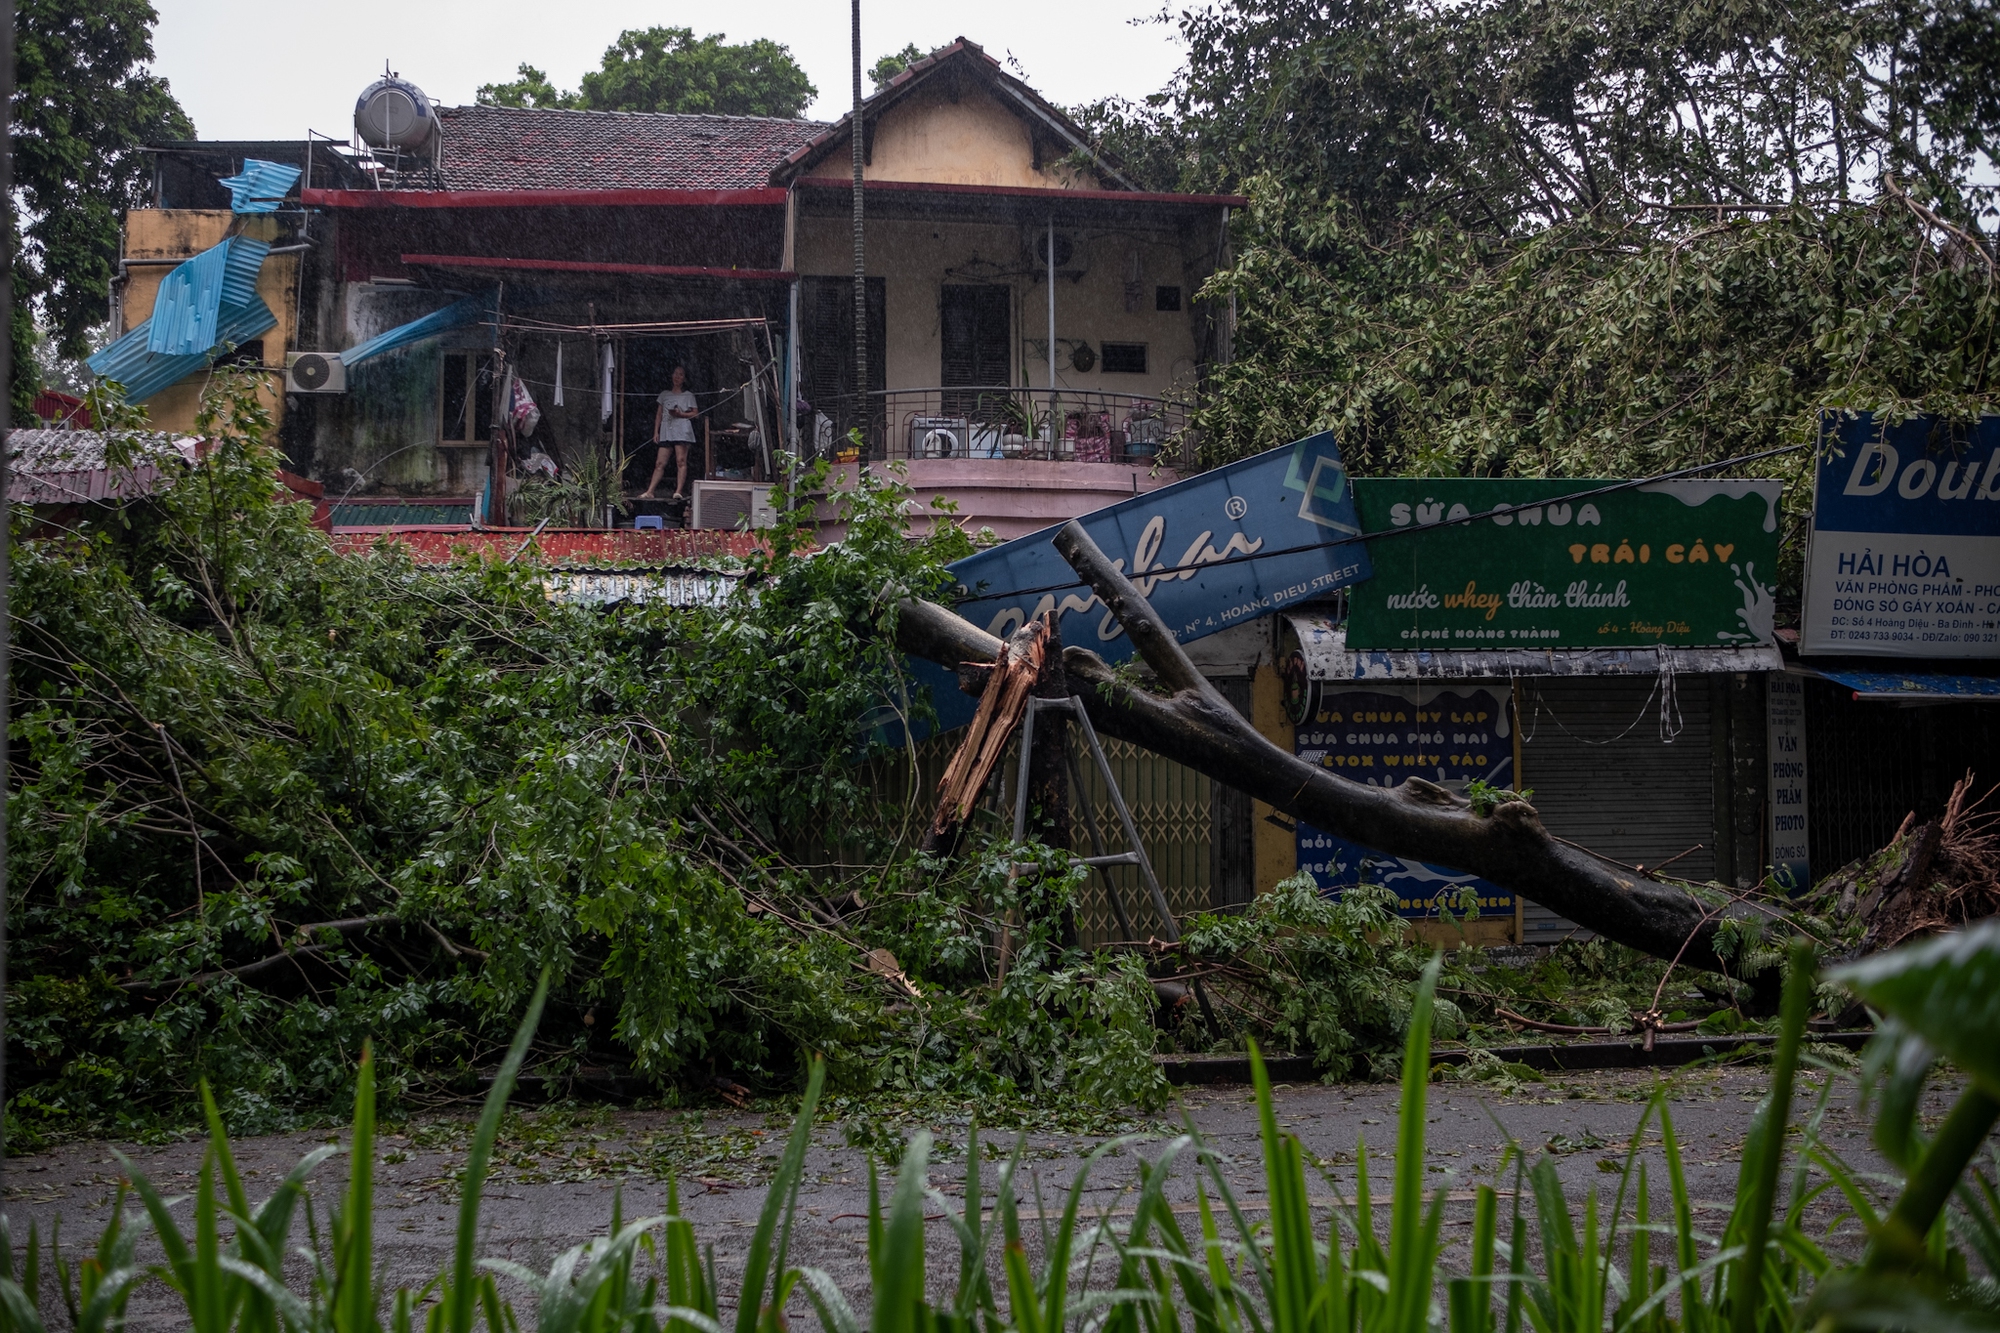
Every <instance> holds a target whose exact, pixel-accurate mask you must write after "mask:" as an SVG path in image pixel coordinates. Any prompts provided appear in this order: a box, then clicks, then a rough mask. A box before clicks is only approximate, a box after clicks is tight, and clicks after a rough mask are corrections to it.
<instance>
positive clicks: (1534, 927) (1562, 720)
mask: <svg viewBox="0 0 2000 1333" xmlns="http://www.w3.org/2000/svg"><path fill="white" fill-rule="evenodd" d="M1520 690H1521V693H1520V706H1521V713H1520V718H1521V776H1520V780H1521V781H1522V782H1523V783H1525V784H1526V785H1527V786H1528V787H1530V788H1532V789H1533V791H1534V793H1535V795H1534V804H1535V809H1537V810H1538V811H1540V812H1541V816H1542V824H1543V826H1544V827H1546V828H1547V829H1548V830H1549V832H1551V833H1553V834H1556V835H1557V836H1558V837H1562V838H1567V839H1568V840H1569V841H1571V842H1574V843H1577V844H1579V845H1581V846H1584V847H1588V848H1589V849H1590V850H1592V851H1594V852H1597V853H1599V854H1601V855H1604V856H1608V857H1610V858H1612V859H1613V860H1615V861H1622V862H1624V863H1625V864H1626V865H1646V866H1656V865H1659V864H1661V863H1662V862H1664V861H1666V860H1667V859H1669V858H1670V857H1674V856H1679V855H1680V853H1682V852H1686V851H1687V850H1688V848H1690V847H1693V846H1695V845H1696V844H1697V843H1700V844H1702V847H1701V850H1699V851H1696V852H1693V853H1691V854H1690V855H1687V856H1682V857H1681V858H1680V859H1679V860H1678V861H1675V862H1674V865H1673V873H1674V874H1676V875H1680V876H1684V877H1686V878H1688V879H1693V880H1706V879H1710V878H1713V877H1714V874H1715V850H1714V848H1715V779H1714V767H1713V765H1714V756H1713V754H1712V753H1711V750H1710V738H1711V726H1710V708H1709V694H1710V692H1709V682H1708V678H1707V677H1705V676H1683V677H1681V678H1680V680H1679V681H1678V682H1677V688H1676V690H1675V694H1676V696H1677V698H1678V700H1679V703H1680V715H1681V731H1680V733H1679V734H1678V735H1677V736H1675V738H1674V740H1673V742H1672V743H1671V744H1667V743H1663V742H1662V741H1661V739H1660V701H1659V698H1658V696H1657V695H1655V694H1654V692H1653V691H1654V682H1653V681H1652V680H1650V679H1644V678H1641V679H1633V678H1630V677H1603V676H1599V677H1588V678H1574V677H1572V678H1569V679H1538V680H1522V681H1521V682H1520ZM1593 742H1595V743H1593ZM1522 927H1523V930H1522V934H1523V936H1524V941H1523V942H1524V943H1528V944H1553V943H1555V942H1556V941H1558V940H1561V939H1565V938H1569V937H1571V936H1572V935H1574V936H1576V937H1578V938H1587V937H1588V932H1585V931H1582V930H1581V929H1580V928H1579V927H1577V926H1576V925H1575V924H1574V923H1573V922H1570V921H1568V920H1565V919H1564V918H1562V917H1560V916H1557V915H1556V914H1555V913H1554V912H1552V911H1550V910H1549V909H1548V908H1545V907H1541V906H1538V905H1536V904H1535V903H1532V902H1530V903H1527V904H1526V905H1525V906H1524V907H1523V909H1522Z"/></svg>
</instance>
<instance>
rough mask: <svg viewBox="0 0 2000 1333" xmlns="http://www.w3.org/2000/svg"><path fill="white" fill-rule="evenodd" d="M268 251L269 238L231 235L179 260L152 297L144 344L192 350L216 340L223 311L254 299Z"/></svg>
mask: <svg viewBox="0 0 2000 1333" xmlns="http://www.w3.org/2000/svg"><path fill="white" fill-rule="evenodd" d="M270 253H271V246H270V243H269V242H268V241H254V240H251V239H250V238H249V237H247V236H232V237H230V238H229V239H228V240H226V241H223V242H221V243H220V244H218V245H214V246H211V247H209V248H208V249H206V250H204V251H202V252H201V253H200V254H198V255H196V256H195V257H194V258H193V259H190V260H188V261H187V262H186V263H184V264H180V265H177V266H176V267H175V268H174V271H173V272H171V273H169V274H167V276H166V277H165V278H163V279H161V281H160V291H159V295H157V296H156V297H154V299H153V317H152V318H151V319H150V320H148V321H147V327H148V329H149V332H148V333H147V336H146V350H147V351H149V352H156V353H159V354H160V355H162V356H191V355H193V354H195V353H197V352H206V351H207V350H208V349H209V348H211V347H213V346H215V344H216V339H217V334H216V329H217V326H218V322H219V321H220V319H221V317H222V312H223V311H224V310H226V309H228V308H230V307H232V306H248V305H249V304H250V303H251V302H252V301H254V300H256V299H257V275H258V274H259V273H260V272H262V271H263V267H264V258H265V256H267V255H269V254H270Z"/></svg>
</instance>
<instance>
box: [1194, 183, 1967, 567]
mask: <svg viewBox="0 0 2000 1333" xmlns="http://www.w3.org/2000/svg"><path fill="white" fill-rule="evenodd" d="M1244 236H1245V240H1246V242H1247V243H1246V244H1245V246H1244V249H1243V251H1242V254H1241V258H1240V260H1239V262H1238V264H1237V266H1236V267H1235V268H1234V269H1232V270H1230V271H1228V272H1226V273H1224V274H1222V275H1220V276H1219V277H1217V278H1216V279H1215V280H1214V281H1213V286H1214V289H1215V290H1216V291H1218V292H1228V293H1233V294H1234V295H1235V297H1236V301H1237V309H1238V311H1239V312H1240V320H1241V323H1240V326H1239V335H1238V343H1237V347H1238V352H1237V358H1236V360H1235V361H1233V362H1232V363H1231V364H1230V365H1229V366H1228V367H1226V368H1223V369H1221V370H1220V371H1218V372H1217V373H1216V374H1215V375H1214V376H1213V377H1212V383H1211V388H1210V391H1209V394H1208V396H1207V397H1206V399H1205V400H1204V403H1203V406H1202V409H1201V413H1202V422H1203V429H1204V432H1205V434H1204V445H1203V447H1204V450H1205V453H1204V457H1205V458H1206V459H1207V460H1208V461H1210V462H1216V463H1220V462H1223V461H1227V460H1228V459H1230V458H1234V457H1237V456H1240V455H1241V454H1244V453H1248V452H1254V451H1256V450H1260V449H1265V448H1270V447H1272V446H1273V445H1275V444H1277V443H1279V442H1282V441H1285V440H1290V439H1293V438H1295V437H1297V436H1298V435H1300V434H1303V433H1305V432H1306V431H1308V430H1312V429H1321V428H1327V427H1331V428H1333V429H1335V430H1338V431H1340V432H1341V438H1342V444H1343V447H1344V448H1345V449H1346V450H1347V451H1348V454H1349V457H1350V458H1351V459H1352V461H1353V465H1354V466H1355V467H1356V469H1357V470H1359V471H1365V472H1369V473H1378V474H1417V475H1440V476H1503V475H1512V476H1644V475H1648V474H1652V473H1657V472H1664V471H1668V470H1671V469H1674V468H1679V467H1686V466H1690V465H1692V464H1695V463H1701V462H1713V461H1716V460H1719V459H1723V458H1728V457H1731V456H1734V455H1738V454H1745V453H1752V452H1758V451H1762V450H1765V449H1771V448H1775V447H1778V446H1781V445H1787V444H1798V443H1806V442H1811V441H1813V440H1815V439H1816V438H1817V433H1818V429H1819V422H1820V417H1821V413H1822V412H1823V411H1826V410H1832V409H1853V410H1873V411H1878V412H1887V413H1890V414H1893V415H1901V414H1904V413H1911V412H1937V413H1940V414H1943V415H1946V416H1949V417H1966V416H1971V415H1977V413H1978V412H1979V411H1980V410H1981V408H1982V406H1983V405H1985V404H1987V403H1988V402H1990V401H1991V399H1992V397H1993V395H1994V392H1995V374H1996V371H2000V366H1996V364H1995V362H1994V361H1993V359H1992V358H1991V356H1990V355H1989V351H1990V347H1991V344H1992V341H1993V334H1994V331H1995V325H1996V321H2000V289H1996V287H1995V286H1994V284H1993V282H1992V280H1991V278H1990V276H1989V272H1988V270H1987V268H1986V267H1985V266H1984V263H1983V262H1981V261H1978V260H1975V262H1974V263H1973V264H1971V265H1967V264H1965V263H1962V262H1960V260H1959V259H1958V258H1957V257H1956V256H1955V255H1954V254H1953V253H1952V251H1951V250H1950V248H1949V244H1948V243H1949V241H1950V239H1951V238H1950V236H1949V235H1948V234H1947V233H1945V232H1942V231H1941V230H1940V229H1939V228H1938V227H1937V226H1936V225H1934V224H1933V222H1931V221H1930V220H1929V219H1928V218H1927V217H1926V216H1925V215H1924V212H1923V211H1919V207H1918V206H1917V205H1916V204H1914V203H1913V202H1910V201H1906V200H1904V199H1901V198H1895V197H1891V198H1887V199H1884V200H1883V201H1882V202H1880V203H1879V204H1875V205H1870V206H1865V207H1864V206H1848V207H1841V208H1833V209H1827V210H1816V209H1812V208H1808V207H1804V206H1801V207H1798V208H1795V209H1793V210H1791V211H1789V212H1786V213H1784V214H1781V215H1779V216H1777V217H1773V218H1769V219H1765V220H1761V221H1749V220H1732V221H1724V222H1720V223H1714V222H1711V223H1708V224H1706V225H1702V226H1698V227H1695V226H1690V227H1689V228H1687V229H1686V230H1685V231H1683V232H1679V233H1667V234H1660V233H1656V232H1654V231H1652V230H1650V229H1648V228H1645V227H1641V226H1638V225H1636V224H1630V223H1615V222H1611V221H1600V220H1598V219H1595V218H1586V219H1582V220H1578V221H1575V222H1566V223H1563V224H1560V225H1557V226H1552V227H1550V228H1547V229H1546V230H1543V231H1541V232H1539V233H1537V234H1536V235H1534V236H1532V237H1529V238H1526V239H1523V240H1519V241H1510V242H1500V241H1495V240H1489V239H1483V238H1480V237H1478V236H1475V235H1472V234H1470V233H1466V232H1462V231H1458V230H1455V229H1452V228H1450V227H1447V226H1442V225H1440V226H1435V227H1428V226H1427V227H1424V228H1420V229H1416V230H1413V231H1412V232H1410V233H1409V234H1408V235H1406V236H1405V237H1403V238H1402V239H1401V240H1400V241H1399V242H1398V243H1396V244H1394V245H1390V246H1382V245H1378V244H1376V243H1374V242H1373V241H1371V240H1370V239H1369V237H1368V235H1367V232H1366V229H1365V227H1364V226H1363V225H1362V223H1361V222H1360V221H1359V220H1358V219H1357V218H1356V217H1355V215H1354V213H1353V211H1352V210H1351V209H1350V208H1349V207H1348V206H1346V205H1344V204H1340V203H1329V202H1322V201H1321V200H1319V199H1317V198H1315V197H1313V196H1311V195H1308V194H1305V193H1301V192H1298V191H1294V190H1290V189H1288V188H1286V187H1284V186H1282V185H1281V184H1279V183H1276V182H1270V183H1268V184H1267V185H1266V186H1263V187H1259V188H1258V202H1257V203H1256V205H1255V206H1254V207H1253V208H1252V209H1251V210H1250V216H1249V218H1248V220H1247V221H1246V223H1245V233H1244ZM1809 464H1810V455H1809V454H1808V453H1806V452H1801V453H1799V454H1797V455H1793V456H1791V457H1788V458H1777V459H1769V460H1765V461H1764V462H1762V463H1760V464H1758V465H1757V472H1758V475H1762V476H1777V477H1781V478H1785V479H1787V480H1791V481H1793V482H1795V483H1797V482H1800V481H1801V480H1802V479H1804V478H1805V477H1807V476H1808V475H1809V472H1808V468H1809ZM1811 489H1812V488H1811V486H1810V485H1802V484H1794V485H1792V486H1791V487H1789V488H1788V490H1787V501H1788V505H1789V506H1790V510H1791V513H1790V515H1789V521H1790V522H1792V523H1793V524H1796V523H1797V522H1798V517H1799V514H1800V513H1801V512H1802V506H1804V505H1806V504H1807V503H1809V501H1810V496H1811ZM1786 545H1787V547H1788V548H1790V549H1793V550H1796V549H1797V548H1798V547H1799V545H1800V543H1797V542H1789V541H1788V542H1787V543H1786Z"/></svg>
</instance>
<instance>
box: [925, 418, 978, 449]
mask: <svg viewBox="0 0 2000 1333" xmlns="http://www.w3.org/2000/svg"><path fill="white" fill-rule="evenodd" d="M971 444H972V423H971V422H969V421H967V420H966V419H965V418H964V417H911V418H910V457H912V458H964V457H965V456H966V454H967V452H968V451H969V449H970V448H971Z"/></svg>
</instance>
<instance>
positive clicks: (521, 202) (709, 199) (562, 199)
mask: <svg viewBox="0 0 2000 1333" xmlns="http://www.w3.org/2000/svg"><path fill="white" fill-rule="evenodd" d="M785 194H786V191H784V190H783V189H780V188H778V187H777V186H769V185H767V186H759V187H758V188H756V189H752V190H305V191H302V192H301V193H300V196H299V198H300V201H301V202H302V203H304V204H306V205H308V206H310V207H316V208H575V207H584V208H717V207H739V208H741V207H766V208H774V207H779V206H782V205H783V204H784V202H785Z"/></svg>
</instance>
